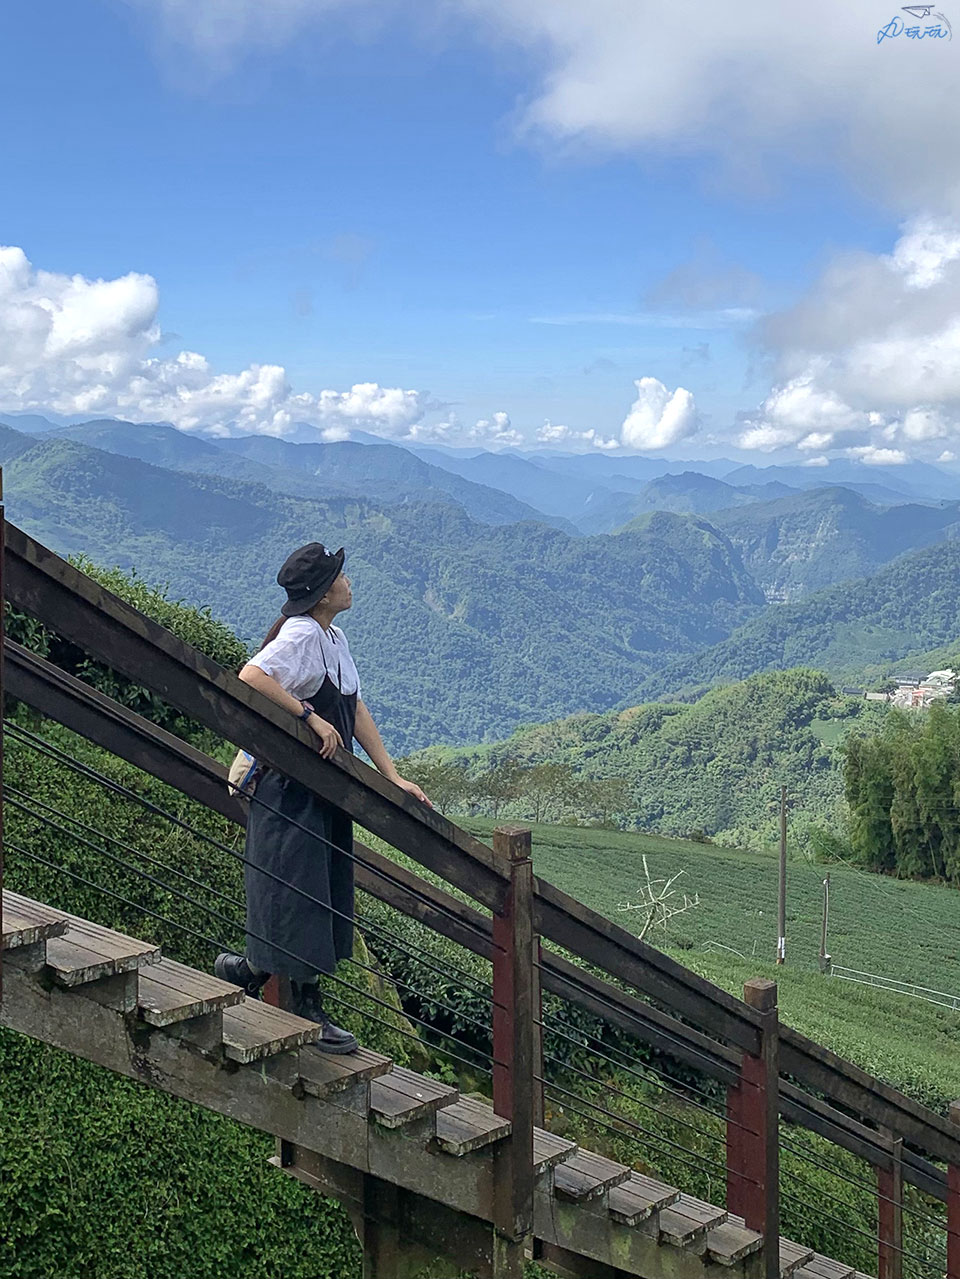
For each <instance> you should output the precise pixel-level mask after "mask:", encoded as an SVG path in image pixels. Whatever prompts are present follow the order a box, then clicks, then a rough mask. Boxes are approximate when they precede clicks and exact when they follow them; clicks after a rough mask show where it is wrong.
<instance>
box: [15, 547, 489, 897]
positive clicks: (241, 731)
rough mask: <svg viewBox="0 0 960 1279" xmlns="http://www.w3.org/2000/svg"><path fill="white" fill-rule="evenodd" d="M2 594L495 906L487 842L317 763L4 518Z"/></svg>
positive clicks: (162, 634) (346, 763) (154, 628)
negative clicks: (5, 593) (4, 544)
mask: <svg viewBox="0 0 960 1279" xmlns="http://www.w3.org/2000/svg"><path fill="white" fill-rule="evenodd" d="M6 533H7V546H6V554H5V557H4V568H5V583H6V589H7V599H8V600H9V601H10V603H11V604H13V605H14V606H15V607H16V608H21V609H23V610H24V611H25V612H27V613H30V614H32V615H33V616H34V617H36V618H38V619H39V620H40V621H41V622H43V623H44V624H45V625H47V626H49V627H50V628H51V629H52V630H54V631H56V632H57V633H58V634H59V635H62V636H63V637H64V638H65V639H67V640H69V641H70V642H71V643H73V644H76V645H77V647H78V648H81V649H82V650H83V651H84V652H86V653H89V654H90V656H91V657H93V658H95V659H96V660H97V661H100V662H103V663H104V664H106V665H107V666H109V667H110V668H111V669H113V670H115V671H118V672H119V673H120V674H122V675H125V676H127V678H128V679H131V680H133V681H134V682H135V683H137V684H140V685H142V686H144V687H145V688H149V689H150V691H151V692H153V693H156V694H157V695H158V696H159V697H161V698H163V700H164V701H166V702H168V703H169V704H170V705H171V706H173V707H175V708H176V709H177V710H179V711H181V712H182V713H183V714H185V715H188V716H190V717H191V718H192V719H194V720H196V721H197V722H198V723H200V724H203V725H204V727H206V728H209V729H211V730H212V731H213V732H215V733H218V734H219V735H220V736H222V737H225V738H226V739H227V741H231V742H234V743H236V745H238V746H243V747H244V748H245V749H247V750H249V751H250V752H251V753H252V754H253V755H255V756H256V758H257V759H259V760H262V761H263V762H264V763H267V764H270V765H272V766H273V767H276V768H278V769H280V770H281V771H282V772H283V773H285V774H286V775H287V776H288V777H292V778H294V779H295V780H296V781H298V782H301V783H302V784H303V785H304V786H306V787H307V788H308V789H309V790H312V791H314V792H315V793H317V794H319V795H320V796H321V797H322V798H323V799H325V800H327V801H328V802H330V803H332V804H335V805H336V806H337V807H338V808H341V809H342V810H343V811H344V812H346V813H349V815H350V816H351V817H352V818H354V819H355V820H356V821H358V822H359V823H360V824H361V825H362V826H365V827H366V829H367V830H370V831H372V832H373V833H374V834H376V835H379V836H381V837H382V838H383V839H386V840H387V841H388V842H389V843H391V844H393V845H394V846H395V847H397V848H399V849H402V850H403V851H404V852H405V853H407V855H408V856H410V857H413V858H414V859H415V860H416V861H419V862H420V863H421V864H422V865H424V866H426V867H428V868H429V869H430V870H432V871H435V872H436V873H437V874H439V875H442V876H443V878H444V879H446V880H448V882H450V883H452V884H454V885H455V886H456V887H457V888H459V889H461V890H462V891H463V892H465V893H467V895H468V896H470V897H472V898H474V899H475V900H476V901H479V902H481V903H482V904H483V905H484V906H487V907H488V908H490V909H491V910H498V909H499V908H500V907H501V905H502V903H503V898H504V894H505V893H506V889H507V883H508V878H509V876H508V870H507V867H505V866H504V865H503V864H502V860H501V859H500V858H498V857H497V856H496V855H495V854H494V851H493V849H492V848H490V847H489V846H488V845H486V844H484V843H482V842H481V841H480V840H478V839H474V838H473V836H472V835H468V834H467V832H466V831H462V830H460V829H459V827H457V826H455V825H454V824H453V822H450V821H448V820H447V819H446V818H445V817H442V816H440V814H439V813H437V812H435V811H433V810H432V809H430V808H428V807H427V805H425V804H423V803H421V802H420V801H419V800H416V799H414V798H412V797H411V796H410V795H408V794H407V793H406V792H405V791H403V790H401V789H400V787H398V786H395V785H394V784H393V783H392V782H389V781H387V779H386V778H385V777H383V776H382V775H381V774H380V773H378V772H377V770H376V769H374V768H370V767H369V766H368V765H366V764H364V763H362V761H360V760H358V759H356V758H355V756H353V755H351V754H350V752H349V751H345V750H338V751H337V754H336V757H335V758H334V759H332V760H329V761H325V760H322V759H320V758H319V756H318V754H317V751H316V738H315V736H314V734H313V733H311V731H310V729H308V728H307V727H306V725H305V724H302V723H300V722H299V721H298V720H296V719H295V718H294V717H293V716H292V715H289V714H286V713H284V711H282V710H281V709H280V707H278V706H277V705H276V704H275V703H274V702H272V701H270V699H269V698H267V697H264V696H263V695H262V694H261V693H257V692H256V691H255V690H254V689H252V688H250V687H249V686H248V685H246V684H244V683H242V681H240V680H239V679H237V677H236V676H235V675H233V674H231V673H230V672H229V671H225V670H224V669H223V668H222V667H221V666H219V665H218V664H217V663H216V662H214V661H212V660H211V659H210V658H208V657H206V656H205V655H204V654H203V653H201V652H199V651H198V650H197V649H195V648H193V647H192V646H191V645H190V644H187V643H186V642H185V641H183V640H181V639H179V638H178V637H177V636H176V635H173V634H171V632H170V631H168V630H165V629H164V627H162V626H160V625H158V624H157V623H156V622H154V621H153V620H152V619H151V618H148V617H146V616H145V615H144V614H143V613H140V612H138V610H137V609H135V608H133V607H132V606H131V605H129V604H127V603H126V602H125V601H124V600H121V599H120V598H119V597H118V596H116V595H114V594H113V593H112V592H110V591H108V590H106V589H105V588H104V587H102V586H101V585H100V584H99V583H97V582H95V581H94V580H93V579H92V578H91V577H88V576H87V575H86V574H85V573H81V572H80V570H79V569H77V568H75V567H74V566H73V565H72V564H69V563H68V562H67V561H66V560H64V559H61V558H60V556H58V555H55V554H54V553H53V552H52V551H50V550H48V549H47V547H45V546H42V545H41V544H40V543H39V542H37V541H36V540H35V539H34V538H31V537H29V536H28V535H27V534H26V533H24V532H23V531H22V530H21V529H18V528H17V527H16V526H15V525H13V524H10V523H7V524H6Z"/></svg>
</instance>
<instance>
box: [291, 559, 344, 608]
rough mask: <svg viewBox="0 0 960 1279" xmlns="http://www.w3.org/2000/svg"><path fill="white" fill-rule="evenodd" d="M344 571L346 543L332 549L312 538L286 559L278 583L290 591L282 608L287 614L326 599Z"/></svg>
mask: <svg viewBox="0 0 960 1279" xmlns="http://www.w3.org/2000/svg"><path fill="white" fill-rule="evenodd" d="M342 571H343V547H342V546H341V547H340V549H339V551H328V550H327V548H326V547H325V546H324V545H323V543H322V542H308V543H307V545H306V546H301V547H300V549H299V550H298V551H294V552H293V554H292V555H290V556H288V558H287V559H286V560H284V562H283V567H282V568H281V570H280V572H279V573H278V574H277V584H278V585H279V586H282V587H283V589H284V590H285V591H286V592H287V601H286V603H285V604H284V606H283V608H281V610H280V612H281V613H282V614H283V616H284V617H298V616H299V615H300V614H301V613H309V612H310V610H311V609H312V608H313V606H314V604H318V603H319V602H320V600H322V599H323V597H324V595H326V593H327V591H329V589H330V587H331V586H332V585H333V584H334V582H335V581H336V580H337V578H338V577H339V576H340V573H341V572H342Z"/></svg>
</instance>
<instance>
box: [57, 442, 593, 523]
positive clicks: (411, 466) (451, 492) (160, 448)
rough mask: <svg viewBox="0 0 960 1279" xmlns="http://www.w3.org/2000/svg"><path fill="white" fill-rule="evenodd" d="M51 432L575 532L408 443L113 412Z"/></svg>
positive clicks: (294, 490) (305, 487) (204, 466)
mask: <svg viewBox="0 0 960 1279" xmlns="http://www.w3.org/2000/svg"><path fill="white" fill-rule="evenodd" d="M55 434H57V435H59V436H63V437H65V438H68V439H72V440H78V441H79V442H81V443H84V444H89V445H91V446H93V447H94V448H102V449H106V450H108V451H109V452H111V453H120V454H122V455H123V456H124V457H135V458H138V459H139V460H140V461H142V462H152V463H153V464H154V465H155V466H164V467H169V468H171V469H173V470H180V471H194V472H197V473H198V474H202V475H220V476H223V477H224V478H227V479H236V480H241V481H244V482H247V483H254V484H265V485H266V486H267V487H268V488H272V489H275V490H276V491H277V492H280V493H288V494H291V495H293V496H299V497H308V498H310V497H326V496H331V495H333V494H337V493H340V494H343V495H349V496H357V497H370V498H375V499H377V500H379V501H384V502H408V501H419V502H430V501H439V502H448V501H451V500H452V501H456V502H459V503H461V505H462V506H463V507H464V509H465V510H466V511H468V512H469V514H471V515H472V516H473V517H474V518H475V519H479V520H483V521H484V522H485V523H493V524H499V523H512V522H516V521H518V520H544V521H546V522H547V523H550V524H554V525H556V526H558V527H565V528H567V529H568V530H569V531H574V530H573V526H572V525H568V524H567V523H566V521H564V520H562V519H560V518H559V517H556V516H547V515H544V514H542V513H541V512H540V511H537V510H535V509H534V508H533V507H532V506H529V505H528V504H527V503H525V502H520V501H518V500H517V499H516V498H513V497H510V496H509V495H508V494H504V493H501V492H499V491H497V490H496V489H490V488H485V487H483V486H481V485H476V484H471V483H470V482H469V481H467V480H463V479H460V478H458V477H456V476H451V475H450V474H449V473H448V472H446V471H442V470H440V469H439V468H437V467H430V466H428V465H427V464H426V463H425V462H421V461H420V460H419V459H418V458H415V457H414V456H413V455H412V454H410V453H408V452H407V451H406V449H402V448H397V447H395V446H393V445H389V444H383V443H377V444H376V445H365V444H357V443H342V444H292V443H290V442H288V441H286V440H279V439H275V438H273V437H271V436H265V435H251V436H244V437H241V438H240V439H212V438H210V437H201V436H196V435H191V434H188V433H187V432H185V431H178V430H176V429H175V428H174V427H172V426H167V425H165V424H162V423H132V422H121V421H116V420H114V419H110V418H107V419H100V420H96V421H92V422H84V423H82V424H80V425H77V426H68V427H60V428H57V429H56V431H55Z"/></svg>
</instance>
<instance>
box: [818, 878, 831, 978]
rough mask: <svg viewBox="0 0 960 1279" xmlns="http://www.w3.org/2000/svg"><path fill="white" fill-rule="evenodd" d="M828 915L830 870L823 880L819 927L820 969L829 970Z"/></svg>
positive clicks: (825, 971)
mask: <svg viewBox="0 0 960 1279" xmlns="http://www.w3.org/2000/svg"><path fill="white" fill-rule="evenodd" d="M829 916H830V872H829V871H827V873H826V875H825V876H824V880H823V926H822V927H821V929H820V971H821V972H822V973H828V972H829V971H830V956H829V955H828V954H827V920H828V918H829Z"/></svg>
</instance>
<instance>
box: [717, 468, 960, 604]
mask: <svg viewBox="0 0 960 1279" xmlns="http://www.w3.org/2000/svg"><path fill="white" fill-rule="evenodd" d="M710 520H711V523H713V524H714V525H715V526H716V527H717V528H718V529H720V530H721V531H722V532H724V533H726V535H727V537H729V538H730V540H731V541H732V542H733V544H734V545H735V546H736V547H737V548H738V549H739V551H740V553H741V554H742V555H743V560H744V564H745V565H746V566H747V568H748V569H749V570H750V572H751V573H752V574H753V577H754V579H755V580H756V582H757V583H758V585H759V586H761V587H762V588H763V591H764V593H765V594H766V596H767V598H768V599H771V600H794V599H801V598H802V597H803V596H805V595H809V594H811V593H812V592H813V591H816V590H819V589H821V588H822V587H825V586H832V585H833V584H834V583H836V582H843V581H846V580H847V579H850V578H855V577H867V576H869V574H871V573H873V572H875V571H876V570H877V569H878V568H880V567H881V566H882V565H884V564H887V563H889V561H890V560H892V559H895V558H896V557H897V556H898V555H903V554H905V553H906V552H907V551H912V550H919V549H920V548H922V547H924V546H929V545H931V544H932V543H935V542H941V541H943V540H944V539H946V538H950V537H954V536H956V534H957V532H958V531H960V502H944V503H940V504H938V505H919V504H917V503H904V504H902V505H899V506H893V507H880V506H875V505H874V504H873V503H872V502H869V501H867V499H866V498H865V497H861V496H860V495H859V494H857V493H854V492H853V491H852V490H850V489H847V488H825V489H814V490H813V491H812V492H809V493H797V494H793V495H791V496H788V497H781V498H779V499H777V500H775V501H772V502H758V503H754V504H753V505H750V506H746V507H740V508H738V509H736V510H725V511H715V512H714V513H713V514H712V515H711V516H710Z"/></svg>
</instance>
